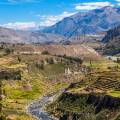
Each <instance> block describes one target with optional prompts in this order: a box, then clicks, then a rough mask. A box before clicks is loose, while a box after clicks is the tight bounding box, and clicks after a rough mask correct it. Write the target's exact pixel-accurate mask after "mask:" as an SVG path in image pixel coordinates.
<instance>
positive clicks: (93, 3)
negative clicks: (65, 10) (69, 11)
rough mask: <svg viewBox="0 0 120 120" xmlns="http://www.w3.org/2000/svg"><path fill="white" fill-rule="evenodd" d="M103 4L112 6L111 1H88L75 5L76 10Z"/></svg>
mask: <svg viewBox="0 0 120 120" xmlns="http://www.w3.org/2000/svg"><path fill="white" fill-rule="evenodd" d="M105 6H114V5H113V4H112V3H110V2H108V1H106V2H89V3H79V4H76V5H75V9H76V10H93V9H97V8H102V7H105Z"/></svg>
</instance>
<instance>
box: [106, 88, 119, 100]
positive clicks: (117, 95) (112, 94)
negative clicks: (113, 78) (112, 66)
mask: <svg viewBox="0 0 120 120" xmlns="http://www.w3.org/2000/svg"><path fill="white" fill-rule="evenodd" d="M107 94H108V95H110V96H113V97H118V98H120V90H113V91H110V92H108V93H107Z"/></svg>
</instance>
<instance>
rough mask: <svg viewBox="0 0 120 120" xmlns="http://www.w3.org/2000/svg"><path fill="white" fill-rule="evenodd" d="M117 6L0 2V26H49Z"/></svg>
mask: <svg viewBox="0 0 120 120" xmlns="http://www.w3.org/2000/svg"><path fill="white" fill-rule="evenodd" d="M119 5H120V0H0V25H1V26H4V27H8V28H14V29H27V28H29V27H30V28H32V27H33V28H34V27H37V26H39V25H40V26H50V25H53V24H54V23H56V22H58V21H60V20H62V19H63V18H64V17H68V16H70V15H73V14H75V13H77V12H80V11H81V12H83V11H89V10H92V9H96V8H101V7H104V6H119Z"/></svg>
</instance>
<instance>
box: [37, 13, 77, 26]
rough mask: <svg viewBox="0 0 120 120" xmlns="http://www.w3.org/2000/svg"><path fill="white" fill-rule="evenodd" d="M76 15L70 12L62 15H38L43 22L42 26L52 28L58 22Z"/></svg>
mask: <svg viewBox="0 0 120 120" xmlns="http://www.w3.org/2000/svg"><path fill="white" fill-rule="evenodd" d="M73 14H75V13H70V12H63V13H62V14H60V15H48V16H46V15H43V16H41V15H37V16H38V17H39V18H40V20H41V22H40V26H51V25H54V24H55V23H57V22H58V21H60V20H62V19H63V18H65V17H69V16H71V15H73Z"/></svg>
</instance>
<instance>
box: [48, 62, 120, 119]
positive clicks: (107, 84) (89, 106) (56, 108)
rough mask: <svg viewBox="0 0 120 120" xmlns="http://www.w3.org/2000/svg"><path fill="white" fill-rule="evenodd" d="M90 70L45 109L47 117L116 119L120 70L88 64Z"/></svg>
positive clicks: (119, 104)
mask: <svg viewBox="0 0 120 120" xmlns="http://www.w3.org/2000/svg"><path fill="white" fill-rule="evenodd" d="M90 68H91V71H89V72H88V73H87V74H85V76H84V77H82V78H81V79H80V80H79V82H76V83H72V84H70V86H69V87H68V88H66V90H65V92H64V93H63V94H62V95H61V96H60V97H59V98H58V99H57V100H56V101H54V102H53V103H50V104H49V105H48V106H47V108H46V110H47V111H48V112H49V113H50V114H52V115H54V116H55V117H58V118H59V120H119V119H120V66H119V67H115V66H114V65H112V64H111V63H110V61H102V62H95V61H92V63H91V67H90Z"/></svg>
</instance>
